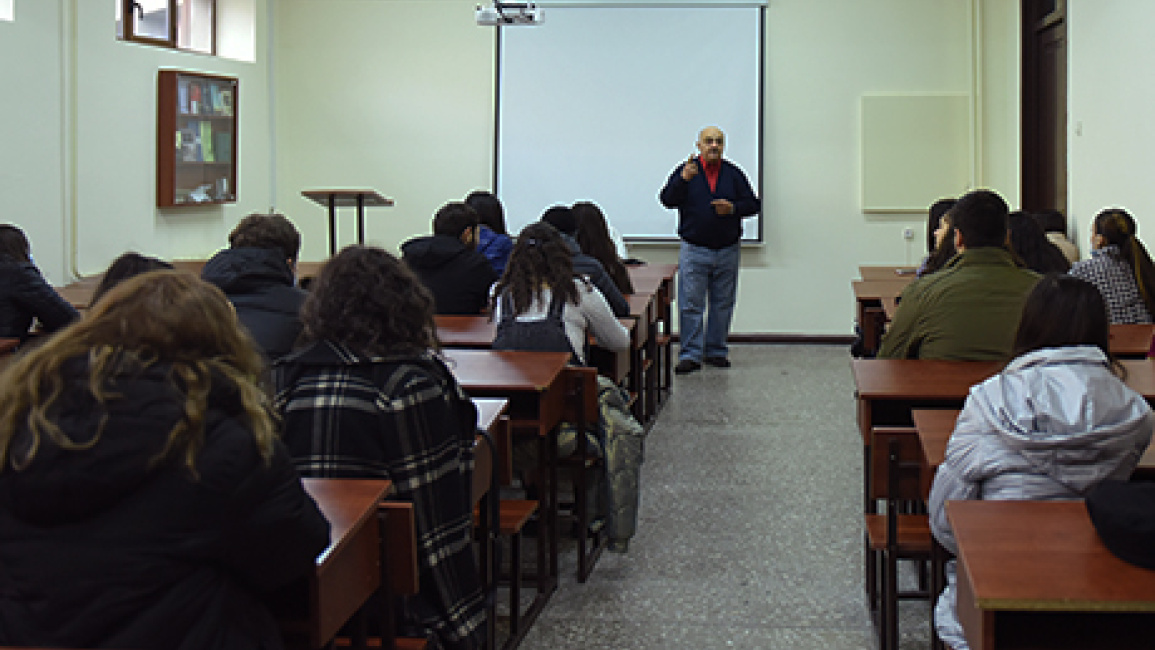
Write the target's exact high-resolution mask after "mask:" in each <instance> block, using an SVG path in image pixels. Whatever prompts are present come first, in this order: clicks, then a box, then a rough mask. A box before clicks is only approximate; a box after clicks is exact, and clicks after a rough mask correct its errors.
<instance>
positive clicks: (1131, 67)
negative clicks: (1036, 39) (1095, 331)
mask: <svg viewBox="0 0 1155 650" xmlns="http://www.w3.org/2000/svg"><path fill="white" fill-rule="evenodd" d="M1067 12H1068V21H1067V39H1068V41H1067V42H1068V51H1067V54H1068V56H1067V79H1068V88H1067V94H1068V100H1069V101H1068V117H1067V149H1068V156H1067V172H1068V184H1067V187H1068V206H1069V215H1068V216H1069V218H1070V220H1071V222H1072V223H1073V227H1074V228H1075V230H1076V233H1077V234H1076V236H1075V238H1076V240H1077V242H1078V244H1079V249H1080V250H1081V251H1082V252H1083V254H1084V256H1085V255H1086V254H1087V252H1086V251H1087V249H1088V247H1089V242H1088V237H1089V234H1090V223H1091V220H1092V219H1093V218H1094V216H1095V214H1096V213H1098V212H1099V210H1101V209H1103V208H1106V207H1116V206H1118V207H1124V208H1126V209H1127V210H1128V211H1130V212H1131V214H1132V215H1133V216H1134V217H1135V219H1136V221H1137V222H1138V223H1139V235H1140V238H1141V239H1143V240H1144V242H1145V243H1146V244H1147V247H1148V249H1149V250H1150V249H1151V247H1152V246H1155V194H1153V193H1152V192H1151V175H1152V171H1153V170H1155V120H1153V119H1152V110H1151V107H1152V106H1155V87H1153V86H1152V85H1151V83H1149V81H1148V76H1149V74H1150V73H1149V71H1150V70H1152V68H1153V67H1155V51H1153V50H1152V48H1151V45H1150V37H1149V34H1148V33H1147V28H1149V27H1150V26H1151V25H1155V3H1151V2H1144V1H1142V0H1067Z"/></svg>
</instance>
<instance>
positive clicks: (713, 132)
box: [698, 126, 726, 163]
mask: <svg viewBox="0 0 1155 650" xmlns="http://www.w3.org/2000/svg"><path fill="white" fill-rule="evenodd" d="M725 144H726V136H725V135H723V134H722V129H719V128H718V127H716V126H707V127H706V128H704V129H702V130H701V131H700V132H699V133H698V153H700V154H702V160H704V161H706V162H710V163H712V162H717V161H719V160H721V159H722V149H723V148H724V146H725Z"/></svg>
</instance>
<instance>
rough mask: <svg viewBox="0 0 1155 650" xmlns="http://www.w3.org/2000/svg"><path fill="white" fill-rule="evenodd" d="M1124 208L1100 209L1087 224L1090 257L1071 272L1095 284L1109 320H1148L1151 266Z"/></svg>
mask: <svg viewBox="0 0 1155 650" xmlns="http://www.w3.org/2000/svg"><path fill="white" fill-rule="evenodd" d="M1137 232H1138V231H1137V230H1136V227H1135V220H1134V219H1132V218H1131V215H1130V214H1127V212H1126V211H1125V210H1121V209H1119V208H1111V209H1108V210H1103V211H1102V212H1100V213H1099V214H1098V216H1096V217H1095V221H1094V222H1093V223H1092V224H1091V259H1087V260H1083V261H1082V262H1079V263H1077V264H1075V265H1074V266H1072V267H1071V275H1073V276H1075V277H1077V278H1083V279H1084V280H1087V281H1088V282H1090V283H1091V284H1093V285H1095V286H1096V287H1098V289H1099V292H1100V293H1102V294H1103V300H1105V301H1106V302H1107V311H1108V313H1110V315H1111V322H1112V323H1150V322H1152V318H1151V315H1152V314H1155V266H1152V263H1151V256H1150V255H1148V254H1147V249H1146V248H1144V247H1143V243H1142V242H1140V241H1139V238H1138V237H1137V236H1136V235H1137Z"/></svg>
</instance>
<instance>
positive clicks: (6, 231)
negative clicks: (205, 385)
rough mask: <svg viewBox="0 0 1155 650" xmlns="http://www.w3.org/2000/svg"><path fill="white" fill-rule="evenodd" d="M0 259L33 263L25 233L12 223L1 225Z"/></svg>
mask: <svg viewBox="0 0 1155 650" xmlns="http://www.w3.org/2000/svg"><path fill="white" fill-rule="evenodd" d="M0 257H7V258H8V259H10V260H12V261H13V262H31V261H32V255H31V250H30V249H29V246H28V238H27V237H25V236H24V231H23V230H21V229H19V228H17V227H16V226H14V225H12V224H10V223H4V224H0Z"/></svg>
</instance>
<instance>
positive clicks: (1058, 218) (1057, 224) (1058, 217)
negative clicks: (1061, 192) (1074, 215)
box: [1035, 208, 1067, 236]
mask: <svg viewBox="0 0 1155 650" xmlns="http://www.w3.org/2000/svg"><path fill="white" fill-rule="evenodd" d="M1035 218H1036V219H1038V220H1039V225H1040V226H1042V227H1043V232H1061V233H1063V236H1066V235H1067V218H1066V217H1064V216H1063V213H1062V212H1059V211H1058V210H1056V209H1054V208H1050V209H1047V210H1042V211H1040V212H1036V213H1035Z"/></svg>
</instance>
